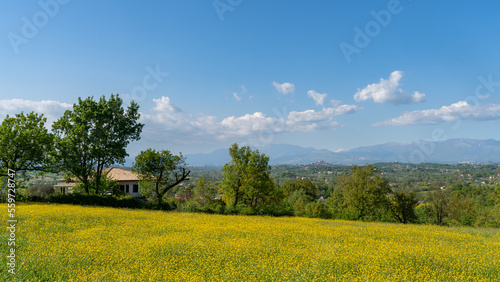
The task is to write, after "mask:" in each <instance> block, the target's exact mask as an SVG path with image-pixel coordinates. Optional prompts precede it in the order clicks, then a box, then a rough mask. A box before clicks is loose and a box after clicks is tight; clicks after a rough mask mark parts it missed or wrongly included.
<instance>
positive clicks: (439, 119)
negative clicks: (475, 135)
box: [374, 101, 500, 126]
mask: <svg viewBox="0 0 500 282" xmlns="http://www.w3.org/2000/svg"><path fill="white" fill-rule="evenodd" d="M498 119H500V105H498V104H488V105H471V104H469V103H467V102H466V101H459V102H457V103H453V104H451V105H449V106H443V107H441V108H439V109H428V110H421V111H412V112H406V113H403V114H402V115H400V116H399V117H396V118H393V119H390V120H386V121H384V122H380V123H376V124H374V125H375V126H381V125H394V126H400V125H412V124H438V123H443V122H449V121H457V120H473V121H483V120H498Z"/></svg>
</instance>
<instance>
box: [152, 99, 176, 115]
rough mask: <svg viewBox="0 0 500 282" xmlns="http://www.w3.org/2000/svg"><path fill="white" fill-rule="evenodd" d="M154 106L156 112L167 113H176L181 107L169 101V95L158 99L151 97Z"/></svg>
mask: <svg viewBox="0 0 500 282" xmlns="http://www.w3.org/2000/svg"><path fill="white" fill-rule="evenodd" d="M153 102H155V104H156V106H155V107H154V108H153V110H154V111H157V112H168V113H178V112H181V109H179V108H177V107H176V106H175V105H174V104H173V103H172V102H171V101H170V98H169V97H165V96H162V97H161V98H160V99H153Z"/></svg>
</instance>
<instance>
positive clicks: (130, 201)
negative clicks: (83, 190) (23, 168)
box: [46, 193, 145, 209]
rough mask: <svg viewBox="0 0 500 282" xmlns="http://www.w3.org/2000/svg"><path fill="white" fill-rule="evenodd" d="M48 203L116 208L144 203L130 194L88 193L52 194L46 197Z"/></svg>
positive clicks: (134, 207)
mask: <svg viewBox="0 0 500 282" xmlns="http://www.w3.org/2000/svg"><path fill="white" fill-rule="evenodd" d="M46 200H47V201H48V202H49V203H59V204H72V205H85V206H105V207H116V208H132V209H138V208H144V207H145V204H144V202H142V201H141V200H139V199H137V198H134V197H132V196H125V197H121V198H117V197H114V196H100V195H88V194H79V193H72V194H66V195H63V194H53V195H50V196H48V197H47V198H46Z"/></svg>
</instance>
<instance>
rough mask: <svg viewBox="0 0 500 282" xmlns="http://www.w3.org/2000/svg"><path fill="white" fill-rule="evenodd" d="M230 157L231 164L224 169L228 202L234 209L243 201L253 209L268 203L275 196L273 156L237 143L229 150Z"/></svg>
mask: <svg viewBox="0 0 500 282" xmlns="http://www.w3.org/2000/svg"><path fill="white" fill-rule="evenodd" d="M229 155H230V156H231V161H230V162H228V163H226V164H225V165H224V167H223V168H222V175H223V179H222V181H221V190H222V194H223V199H224V201H225V202H226V203H227V204H231V205H233V206H237V205H238V203H241V202H243V203H244V204H247V205H249V206H251V207H256V206H258V205H260V204H264V203H265V202H267V201H268V200H269V199H270V197H271V196H272V195H273V193H274V182H273V180H272V178H271V176H270V173H271V166H269V157H267V156H266V155H265V154H261V153H259V151H258V150H251V149H250V147H248V146H244V147H241V148H239V147H238V144H236V143H235V144H233V145H232V146H231V147H230V148H229Z"/></svg>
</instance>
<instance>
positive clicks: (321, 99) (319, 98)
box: [307, 90, 327, 106]
mask: <svg viewBox="0 0 500 282" xmlns="http://www.w3.org/2000/svg"><path fill="white" fill-rule="evenodd" d="M307 96H309V97H310V98H312V99H313V100H314V102H315V103H316V106H323V104H324V103H325V99H326V96H327V94H326V93H325V94H320V93H318V92H316V91H314V90H309V91H307Z"/></svg>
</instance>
